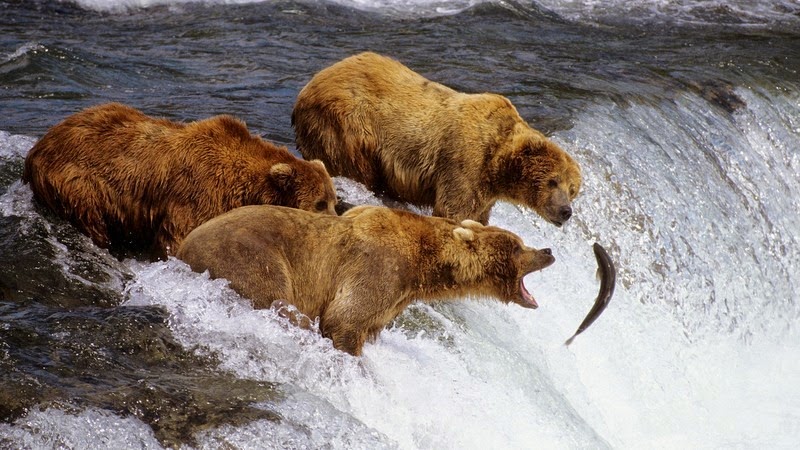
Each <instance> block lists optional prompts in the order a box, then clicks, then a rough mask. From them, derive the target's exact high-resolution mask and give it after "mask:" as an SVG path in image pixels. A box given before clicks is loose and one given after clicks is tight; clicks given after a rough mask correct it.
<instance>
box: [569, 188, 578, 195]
mask: <svg viewBox="0 0 800 450" xmlns="http://www.w3.org/2000/svg"><path fill="white" fill-rule="evenodd" d="M576 195H578V189H576V188H575V186H570V188H569V196H570V197H572V198H575V196H576Z"/></svg>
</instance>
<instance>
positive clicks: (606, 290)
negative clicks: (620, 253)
mask: <svg viewBox="0 0 800 450" xmlns="http://www.w3.org/2000/svg"><path fill="white" fill-rule="evenodd" d="M592 248H593V249H594V256H595V258H597V272H598V274H599V275H600V292H599V293H598V294H597V300H595V301H594V306H592V309H591V310H589V314H587V315H586V318H584V319H583V322H581V324H580V326H579V327H578V331H576V332H575V334H573V335H572V337H571V338H569V339H567V341H566V342H564V345H569V344H571V343H572V340H573V339H575V336H577V335H579V334H581V333H583V330H585V329H587V328H589V325H591V324H592V322H594V321H595V319H597V318H598V317H600V314H601V313H602V312H603V310H605V309H606V306H608V303H609V302H610V301H611V296H612V295H614V286H615V285H616V283H617V270H616V269H615V268H614V263H613V262H612V261H611V257H610V256H608V253H607V252H606V249H604V248H603V246H602V245H600V244H598V243H597V242H595V243H594V246H593V247H592Z"/></svg>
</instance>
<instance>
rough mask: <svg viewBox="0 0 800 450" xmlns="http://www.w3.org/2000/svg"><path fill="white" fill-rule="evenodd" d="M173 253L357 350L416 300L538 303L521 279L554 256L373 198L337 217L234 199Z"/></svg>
mask: <svg viewBox="0 0 800 450" xmlns="http://www.w3.org/2000/svg"><path fill="white" fill-rule="evenodd" d="M178 258H180V259H182V260H183V261H185V262H186V263H188V264H189V265H190V266H191V268H192V270H194V271H197V272H204V271H206V270H208V271H209V273H210V275H211V277H214V278H226V279H228V281H229V282H230V286H231V288H233V289H234V290H235V291H237V292H238V293H239V294H241V295H242V296H244V297H246V298H249V299H251V300H252V301H253V306H254V307H255V308H268V307H270V306H272V305H273V303H274V304H275V305H276V306H277V307H281V306H284V305H286V304H290V305H294V306H295V307H296V308H297V309H298V310H299V312H300V313H302V314H304V315H305V316H308V317H310V318H314V319H316V318H319V320H320V322H319V326H320V331H321V332H322V334H323V335H324V336H326V337H328V338H330V339H331V340H332V341H333V345H334V347H336V348H337V349H339V350H343V351H346V352H348V353H351V354H353V355H360V354H361V348H362V346H363V344H364V342H365V341H366V340H367V339H370V338H374V337H375V336H377V334H378V333H379V332H380V331H381V330H382V329H383V328H384V327H385V326H386V325H387V324H388V323H389V322H391V321H392V319H394V318H395V317H396V316H397V315H398V314H400V312H402V311H403V309H404V308H405V307H406V306H408V305H409V304H410V303H411V302H412V301H414V300H423V301H434V300H445V299H457V298H459V297H463V296H487V297H492V298H496V299H498V300H500V301H502V302H506V303H509V302H514V303H517V304H519V305H520V306H523V307H525V308H536V307H537V306H538V305H537V303H536V300H534V298H533V297H532V296H531V294H530V293H529V292H528V291H527V290H526V289H525V285H524V284H523V281H522V279H523V278H524V277H525V275H527V274H529V273H531V272H533V271H537V270H541V269H543V268H545V267H547V266H549V265H550V264H552V263H553V261H554V260H555V259H554V258H553V256H552V254H551V252H550V249H543V250H536V249H533V248H529V247H526V246H525V245H524V244H523V242H522V240H521V239H520V238H519V237H518V236H517V235H515V234H513V233H511V232H509V231H506V230H503V229H500V228H496V227H492V226H483V225H481V224H479V223H477V222H475V221H472V220H465V221H463V222H462V223H461V224H459V223H457V222H455V221H453V220H450V219H444V218H439V217H430V216H423V215H418V214H414V213H411V212H408V211H402V210H395V209H389V208H384V207H379V206H357V207H355V208H353V209H350V210H349V211H347V212H345V213H344V214H343V215H342V216H340V217H333V216H317V215H313V214H310V213H307V212H305V211H300V210H297V209H290V208H283V207H279V206H245V207H242V208H237V209H235V210H233V211H230V212H227V213H225V214H223V215H220V216H218V217H216V218H214V219H211V220H209V221H208V222H206V223H205V224H203V225H200V226H199V227H197V228H196V229H195V230H194V231H192V232H191V233H189V235H188V236H187V237H186V239H185V240H184V242H183V245H182V246H181V247H180V249H179V250H178Z"/></svg>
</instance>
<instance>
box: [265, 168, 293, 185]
mask: <svg viewBox="0 0 800 450" xmlns="http://www.w3.org/2000/svg"><path fill="white" fill-rule="evenodd" d="M269 176H270V177H272V179H273V180H274V181H275V183H276V184H277V185H278V186H280V187H283V188H286V187H289V186H290V185H291V184H292V179H293V178H294V176H295V171H294V168H293V167H292V166H290V165H289V164H286V163H279V164H275V165H274V166H272V168H271V169H269Z"/></svg>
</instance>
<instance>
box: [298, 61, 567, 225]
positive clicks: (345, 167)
mask: <svg viewBox="0 0 800 450" xmlns="http://www.w3.org/2000/svg"><path fill="white" fill-rule="evenodd" d="M292 124H293V125H294V127H295V134H296V142H297V147H298V150H299V151H300V153H301V154H302V155H303V156H304V157H305V158H317V159H321V160H322V161H323V162H324V163H325V165H326V166H327V168H328V171H329V172H330V173H331V175H333V176H337V175H341V176H346V177H349V178H352V179H354V180H356V181H359V182H361V183H363V184H365V185H366V186H367V187H368V188H370V189H372V190H374V191H376V192H379V193H385V194H387V195H388V196H390V197H393V198H395V199H398V200H401V201H405V202H409V203H413V204H416V205H427V206H433V214H434V215H436V216H441V217H448V218H452V219H455V220H459V221H460V220H463V219H472V220H477V221H479V222H481V223H483V224H484V225H485V224H486V223H487V222H488V219H489V212H490V210H491V208H492V206H493V205H494V204H495V202H496V201H498V200H504V201H507V202H510V203H514V204H519V205H524V206H527V207H530V208H532V209H533V210H535V211H536V212H537V213H538V214H539V215H540V216H542V217H543V218H544V219H545V220H547V221H548V222H550V223H552V224H555V225H558V226H561V225H562V224H564V222H565V221H567V220H568V219H569V218H570V217H571V216H572V206H571V202H572V200H574V199H575V196H576V195H577V194H578V191H579V190H580V187H581V175H580V169H579V167H578V165H577V163H576V162H575V161H574V160H573V159H572V158H571V157H570V156H569V155H568V154H567V153H566V152H565V151H564V150H562V149H561V148H560V147H559V146H558V145H556V144H555V143H553V142H552V141H550V140H548V139H547V138H546V137H545V136H544V135H543V134H542V133H540V132H538V131H536V130H534V129H532V128H531V127H530V126H529V125H528V124H527V123H526V122H525V121H524V120H522V118H521V117H520V116H519V114H518V113H517V110H516V108H514V106H513V105H512V104H511V102H510V101H509V100H508V99H507V98H505V97H503V96H501V95H497V94H488V93H484V94H465V93H461V92H457V91H455V90H453V89H450V88H449V87H447V86H444V85H441V84H439V83H435V82H433V81H429V80H427V79H425V78H423V77H422V76H420V75H419V74H417V73H415V72H413V71H411V70H410V69H409V68H407V67H406V66H404V65H402V64H400V63H399V62H397V61H395V60H393V59H390V58H387V57H384V56H381V55H377V54H375V53H361V54H359V55H355V56H351V57H349V58H346V59H344V60H342V61H339V62H337V63H336V64H334V65H332V66H330V67H328V68H326V69H323V70H322V71H320V72H319V73H318V74H316V75H315V76H314V77H313V78H312V79H311V81H310V82H309V83H308V84H307V85H306V86H305V87H304V88H303V89H302V90H301V91H300V94H299V95H298V98H297V102H296V103H295V107H294V111H293V112H292Z"/></svg>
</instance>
